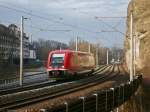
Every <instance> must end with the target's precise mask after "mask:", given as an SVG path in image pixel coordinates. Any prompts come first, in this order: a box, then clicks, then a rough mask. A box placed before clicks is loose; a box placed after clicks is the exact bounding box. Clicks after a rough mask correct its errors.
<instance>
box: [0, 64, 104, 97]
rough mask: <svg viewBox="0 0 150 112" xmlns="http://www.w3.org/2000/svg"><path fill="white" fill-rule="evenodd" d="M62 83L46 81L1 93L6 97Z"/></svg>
mask: <svg viewBox="0 0 150 112" xmlns="http://www.w3.org/2000/svg"><path fill="white" fill-rule="evenodd" d="M106 67H107V66H106V65H102V66H100V67H98V68H97V69H95V71H94V72H93V73H92V75H94V74H96V72H97V71H98V72H102V71H103V70H104V69H105V68H106ZM60 83H63V81H55V82H51V81H46V82H42V83H37V84H32V85H27V86H22V87H16V88H11V89H5V90H1V91H0V96H2V95H6V94H12V93H16V92H22V91H27V90H32V89H38V88H42V87H46V86H52V85H56V84H60Z"/></svg>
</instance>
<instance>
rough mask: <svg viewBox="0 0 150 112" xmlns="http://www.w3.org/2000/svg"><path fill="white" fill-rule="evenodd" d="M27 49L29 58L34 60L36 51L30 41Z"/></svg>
mask: <svg viewBox="0 0 150 112" xmlns="http://www.w3.org/2000/svg"><path fill="white" fill-rule="evenodd" d="M29 51H30V56H29V59H31V60H35V59H36V51H35V46H34V45H33V44H32V43H31V44H30V45H29Z"/></svg>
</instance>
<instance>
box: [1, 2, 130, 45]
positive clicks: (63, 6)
mask: <svg viewBox="0 0 150 112" xmlns="http://www.w3.org/2000/svg"><path fill="white" fill-rule="evenodd" d="M129 2H130V0H0V14H1V16H0V24H5V25H7V26H8V25H9V24H12V23H13V24H16V25H17V26H18V27H19V26H20V21H21V16H24V17H25V18H28V19H27V20H24V32H26V33H27V35H28V36H29V37H30V39H31V37H32V40H38V39H46V40H56V41H60V42H64V43H68V42H69V41H70V40H75V38H76V37H79V38H80V39H82V40H86V41H88V42H90V43H95V44H96V43H99V44H100V45H102V46H108V47H113V46H117V47H123V41H124V38H125V36H124V34H125V32H126V18H102V17H126V15H127V7H128V3H129ZM116 29H117V30H119V31H120V32H121V33H120V32H116Z"/></svg>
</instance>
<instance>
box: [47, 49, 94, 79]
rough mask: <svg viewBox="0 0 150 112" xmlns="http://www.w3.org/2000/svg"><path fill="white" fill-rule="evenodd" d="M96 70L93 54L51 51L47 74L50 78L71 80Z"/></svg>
mask: <svg viewBox="0 0 150 112" xmlns="http://www.w3.org/2000/svg"><path fill="white" fill-rule="evenodd" d="M94 68H95V59H94V56H93V54H91V53H87V52H80V51H72V50H55V51H51V52H50V53H49V56H48V62H47V73H48V75H49V77H50V78H56V79H58V78H61V79H62V78H63V79H64V78H69V77H71V76H75V75H77V74H80V75H81V74H82V73H83V72H84V73H85V72H89V71H92V70H93V69H94Z"/></svg>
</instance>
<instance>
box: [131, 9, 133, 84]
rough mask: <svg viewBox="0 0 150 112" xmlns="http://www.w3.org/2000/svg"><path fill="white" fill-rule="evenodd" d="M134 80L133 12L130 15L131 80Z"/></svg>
mask: <svg viewBox="0 0 150 112" xmlns="http://www.w3.org/2000/svg"><path fill="white" fill-rule="evenodd" d="M132 80H133V13H132V12H131V16H130V81H132Z"/></svg>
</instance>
